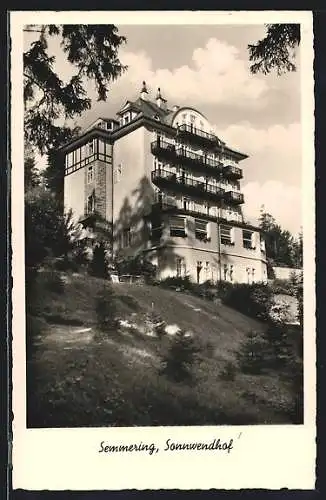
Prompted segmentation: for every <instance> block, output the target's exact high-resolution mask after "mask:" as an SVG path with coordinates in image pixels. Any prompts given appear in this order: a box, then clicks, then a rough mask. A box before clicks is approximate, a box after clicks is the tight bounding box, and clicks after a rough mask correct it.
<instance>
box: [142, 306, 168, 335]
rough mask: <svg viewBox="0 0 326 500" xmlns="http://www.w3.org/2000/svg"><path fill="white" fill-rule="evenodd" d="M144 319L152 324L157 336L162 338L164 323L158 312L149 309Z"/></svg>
mask: <svg viewBox="0 0 326 500" xmlns="http://www.w3.org/2000/svg"><path fill="white" fill-rule="evenodd" d="M146 320H147V322H148V323H150V324H151V325H152V327H153V331H154V333H155V334H156V336H157V337H159V338H162V337H163V336H164V335H165V327H166V323H165V321H164V320H163V318H162V317H161V316H160V315H159V314H158V313H156V312H155V311H151V312H150V313H148V314H147V315H146Z"/></svg>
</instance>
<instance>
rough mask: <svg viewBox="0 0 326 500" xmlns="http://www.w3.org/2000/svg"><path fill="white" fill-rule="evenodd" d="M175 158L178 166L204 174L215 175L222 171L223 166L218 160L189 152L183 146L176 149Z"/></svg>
mask: <svg viewBox="0 0 326 500" xmlns="http://www.w3.org/2000/svg"><path fill="white" fill-rule="evenodd" d="M176 156H177V159H178V163H179V164H181V165H187V166H189V167H191V168H194V169H195V170H198V171H200V172H203V173H205V174H212V175H216V174H220V173H221V172H222V171H223V164H222V163H221V162H219V161H218V160H214V159H213V158H208V157H207V156H205V155H202V154H199V153H194V152H193V151H189V149H187V148H185V147H184V146H178V147H176Z"/></svg>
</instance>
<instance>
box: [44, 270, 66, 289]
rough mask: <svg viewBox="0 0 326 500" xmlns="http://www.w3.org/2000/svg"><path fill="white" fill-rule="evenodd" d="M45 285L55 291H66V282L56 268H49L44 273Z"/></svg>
mask: <svg viewBox="0 0 326 500" xmlns="http://www.w3.org/2000/svg"><path fill="white" fill-rule="evenodd" d="M43 280H44V287H45V288H46V289H47V290H49V291H50V292H53V293H58V294H61V293H64V291H65V287H64V282H63V280H62V278H61V276H60V273H59V272H58V271H56V270H53V269H49V270H47V271H45V272H44V273H43Z"/></svg>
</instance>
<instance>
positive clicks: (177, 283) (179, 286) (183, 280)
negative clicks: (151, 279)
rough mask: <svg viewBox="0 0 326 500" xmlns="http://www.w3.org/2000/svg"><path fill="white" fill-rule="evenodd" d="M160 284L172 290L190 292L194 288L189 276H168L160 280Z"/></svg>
mask: <svg viewBox="0 0 326 500" xmlns="http://www.w3.org/2000/svg"><path fill="white" fill-rule="evenodd" d="M160 286H162V287H163V288H169V289H172V290H180V291H182V292H184V291H187V292H192V291H193V289H194V283H193V282H192V281H191V279H190V277H189V276H185V277H181V276H169V277H168V278H165V279H164V280H161V281H160Z"/></svg>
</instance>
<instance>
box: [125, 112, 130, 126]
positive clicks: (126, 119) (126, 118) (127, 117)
mask: <svg viewBox="0 0 326 500" xmlns="http://www.w3.org/2000/svg"><path fill="white" fill-rule="evenodd" d="M129 121H130V116H129V114H128V115H125V116H124V117H123V123H124V125H127V123H129Z"/></svg>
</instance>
